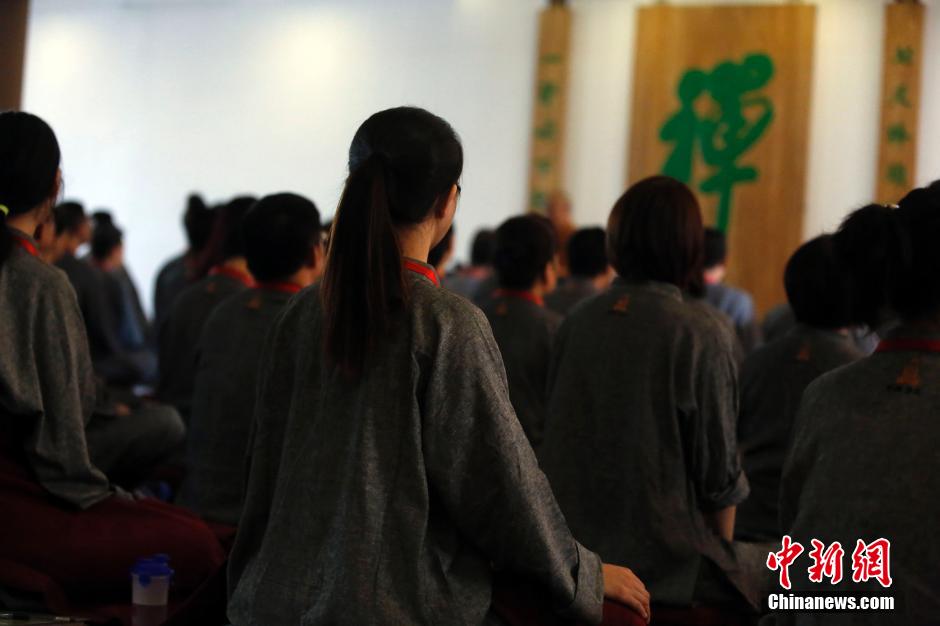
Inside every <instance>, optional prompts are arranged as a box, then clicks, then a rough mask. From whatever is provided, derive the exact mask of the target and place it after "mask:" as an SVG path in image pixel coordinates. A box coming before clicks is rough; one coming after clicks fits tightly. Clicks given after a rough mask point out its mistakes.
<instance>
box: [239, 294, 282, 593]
mask: <svg viewBox="0 0 940 626" xmlns="http://www.w3.org/2000/svg"><path fill="white" fill-rule="evenodd" d="M284 313H285V311H282V312H281V314H280V315H278V318H277V320H276V321H275V322H274V323H273V324H272V325H271V328H270V329H269V331H268V334H267V338H266V339H265V342H264V349H263V351H262V353H261V358H260V359H259V360H258V363H259V368H258V382H257V386H256V388H255V389H256V392H255V397H256V401H255V408H254V415H253V417H252V420H251V429H250V432H249V435H248V443H247V445H246V452H245V459H244V466H243V471H242V477H243V482H242V493H243V494H244V500H243V506H242V516H241V519H240V520H239V522H238V534H237V535H236V537H235V543H234V544H233V546H232V551H231V553H230V555H229V563H228V573H227V577H228V595H229V597H231V595H232V593H233V592H234V591H235V588H236V586H237V585H238V582H239V580H241V577H242V575H243V574H244V572H245V569H246V568H247V566H248V563H249V562H250V561H251V559H252V558H253V557H254V556H255V555H256V554H257V553H258V551H259V550H260V549H261V542H262V541H263V540H264V531H265V528H267V525H268V519H269V517H270V514H271V504H272V501H273V498H274V491H275V489H276V487H277V472H278V468H279V466H280V463H281V455H282V452H283V449H284V432H285V427H286V426H285V425H286V420H287V415H288V414H289V413H290V406H289V405H290V398H291V393H290V389H291V386H292V385H293V384H295V383H294V374H293V370H294V367H293V363H294V362H293V360H292V359H291V358H289V357H288V355H291V354H292V352H291V350H290V343H291V335H292V333H291V332H290V331H289V330H288V331H282V329H281V325H282V320H283V319H284V317H285V315H284ZM275 357H277V358H275Z"/></svg>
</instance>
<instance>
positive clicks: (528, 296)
mask: <svg viewBox="0 0 940 626" xmlns="http://www.w3.org/2000/svg"><path fill="white" fill-rule="evenodd" d="M493 297H494V298H518V299H519V300H527V301H529V302H531V303H532V304H535V305H538V306H545V301H544V300H542V298H541V297H540V296H537V295H535V294H534V293H532V292H531V291H520V290H518V289H497V290H496V291H494V292H493Z"/></svg>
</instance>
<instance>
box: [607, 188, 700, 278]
mask: <svg viewBox="0 0 940 626" xmlns="http://www.w3.org/2000/svg"><path fill="white" fill-rule="evenodd" d="M703 239H704V235H703V228H702V213H701V210H700V209H699V205H698V200H696V199H695V195H694V194H693V193H692V191H691V190H690V189H689V188H688V187H687V186H686V185H685V184H684V183H682V182H680V181H678V180H676V179H674V178H670V177H668V176H651V177H649V178H645V179H643V180H641V181H639V182H638V183H636V184H635V185H633V186H632V187H630V188H629V189H627V190H626V191H625V192H624V194H623V195H622V196H620V198H619V199H618V200H617V202H616V203H615V204H614V208H613V209H612V210H611V212H610V218H609V219H608V221H607V254H608V256H609V257H610V260H611V265H613V266H614V268H615V269H616V270H617V273H618V274H620V276H622V277H624V278H626V279H630V280H655V281H660V282H666V283H671V284H673V285H676V286H677V287H679V289H681V290H686V289H687V288H688V287H689V286H690V285H691V284H693V283H694V282H695V281H696V280H699V279H700V278H701V274H702V257H703V248H704V243H703Z"/></svg>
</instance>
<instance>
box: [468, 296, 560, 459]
mask: <svg viewBox="0 0 940 626" xmlns="http://www.w3.org/2000/svg"><path fill="white" fill-rule="evenodd" d="M483 312H484V313H485V314H486V318H487V319H488V320H489V322H490V326H491V327H492V329H493V337H494V338H495V339H496V345H498V346H499V351H500V354H501V355H502V357H503V364H504V365H505V366H506V378H507V379H508V380H509V398H510V399H511V400H512V407H513V409H515V411H516V416H517V417H518V418H519V422H520V423H521V424H522V429H523V430H524V431H525V434H526V436H527V437H528V438H529V442H530V443H531V444H532V447H533V448H536V447H538V445H539V443H540V442H541V440H542V429H543V428H544V425H545V412H546V410H547V404H548V402H547V401H548V398H547V395H548V365H549V362H550V361H551V357H552V342H553V341H554V340H555V333H556V332H558V326H559V325H560V324H561V319H562V318H561V316H559V315H558V314H557V313H555V312H554V311H549V310H548V309H546V308H545V307H544V306H540V305H538V304H536V303H534V302H529V301H528V300H524V299H522V298H518V297H513V296H505V295H504V296H499V297H496V298H494V299H493V300H492V301H491V302H489V303H487V304H486V305H485V307H484V308H483Z"/></svg>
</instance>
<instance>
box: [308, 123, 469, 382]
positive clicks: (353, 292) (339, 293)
mask: <svg viewBox="0 0 940 626" xmlns="http://www.w3.org/2000/svg"><path fill="white" fill-rule="evenodd" d="M462 170H463V148H462V147H461V145H460V140H459V139H458V138H457V134H456V133H455V132H454V129H453V128H451V126H450V124H448V123H447V122H446V121H444V120H443V119H441V118H439V117H437V116H436V115H433V114H432V113H429V112H428V111H425V110H423V109H419V108H415V107H399V108H394V109H387V110H385V111H381V112H379V113H376V114H374V115H372V116H371V117H370V118H369V119H367V120H366V121H365V122H363V123H362V125H361V126H360V127H359V129H358V130H357V131H356V135H355V136H354V137H353V140H352V144H351V145H350V147H349V177H348V178H347V179H346V185H345V188H344V189H343V194H342V197H341V198H340V201H339V206H338V207H337V210H336V215H335V216H334V218H333V230H332V232H331V240H330V248H329V252H328V258H327V263H326V270H325V273H324V276H323V282H322V288H321V291H320V294H321V298H322V302H323V323H324V349H325V352H326V355H327V358H328V360H329V361H331V362H332V363H334V364H335V365H337V366H338V367H340V369H341V370H343V371H344V372H345V373H346V374H348V375H350V376H352V377H358V376H359V375H360V374H361V373H362V371H363V369H364V368H365V366H366V358H367V355H368V354H369V352H370V351H371V350H372V349H374V348H375V347H376V346H377V345H378V344H379V342H380V341H381V340H382V337H383V336H385V335H386V334H387V332H388V331H389V330H390V329H391V324H392V316H393V314H394V313H395V312H396V311H397V310H399V309H400V308H401V307H402V306H403V304H404V302H405V301H406V300H407V299H408V290H407V287H406V285H407V283H406V282H405V279H404V274H403V268H402V258H401V256H402V255H401V249H400V247H399V243H398V235H397V229H398V228H400V227H407V226H410V225H414V224H419V223H421V222H422V221H424V220H425V219H426V218H427V217H428V215H430V214H431V213H432V212H433V211H435V210H437V209H438V208H439V207H440V206H441V203H443V202H445V201H446V199H447V197H448V194H449V193H450V190H451V188H452V187H453V185H455V184H456V183H457V181H458V179H459V178H460V174H461V172H462Z"/></svg>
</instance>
